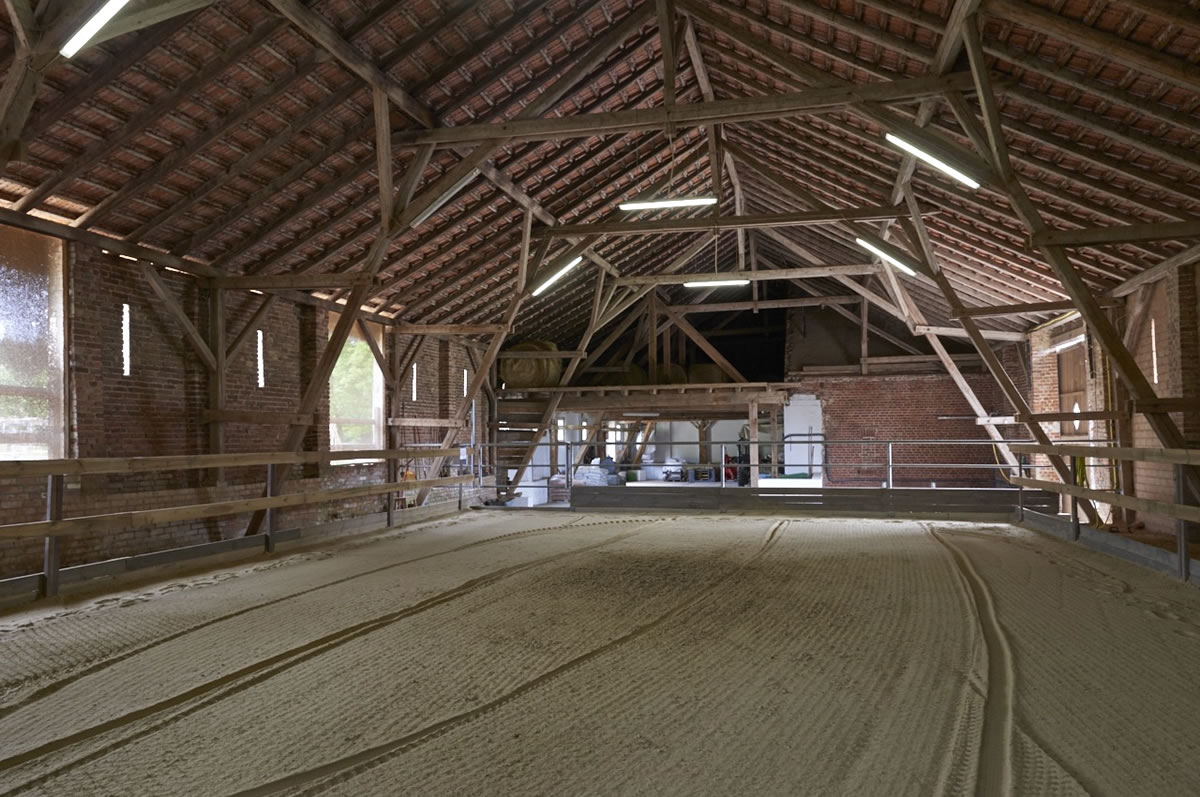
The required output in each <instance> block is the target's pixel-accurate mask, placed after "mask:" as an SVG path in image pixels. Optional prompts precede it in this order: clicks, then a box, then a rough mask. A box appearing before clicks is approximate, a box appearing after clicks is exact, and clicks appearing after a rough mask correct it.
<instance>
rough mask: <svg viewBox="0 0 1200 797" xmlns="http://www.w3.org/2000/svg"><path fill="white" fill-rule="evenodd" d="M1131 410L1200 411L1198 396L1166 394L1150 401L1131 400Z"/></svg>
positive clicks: (1139, 411)
mask: <svg viewBox="0 0 1200 797" xmlns="http://www.w3.org/2000/svg"><path fill="white" fill-rule="evenodd" d="M1133 411H1134V412H1137V413H1142V414H1145V413H1149V412H1200V396H1173V397H1172V396H1167V397H1163V398H1156V399H1154V400H1152V401H1135V402H1133Z"/></svg>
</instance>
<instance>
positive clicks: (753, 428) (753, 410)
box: [749, 401, 758, 487]
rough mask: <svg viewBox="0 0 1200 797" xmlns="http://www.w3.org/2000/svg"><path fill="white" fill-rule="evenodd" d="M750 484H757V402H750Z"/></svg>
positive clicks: (754, 485) (753, 485)
mask: <svg viewBox="0 0 1200 797" xmlns="http://www.w3.org/2000/svg"><path fill="white" fill-rule="evenodd" d="M749 415H750V486H751V487H757V486H758V402H757V401H751V402H750V412H749Z"/></svg>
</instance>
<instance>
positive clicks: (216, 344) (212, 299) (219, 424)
mask: <svg viewBox="0 0 1200 797" xmlns="http://www.w3.org/2000/svg"><path fill="white" fill-rule="evenodd" d="M208 307H209V313H208V315H209V318H208V324H209V330H208V348H209V349H210V350H211V351H212V355H213V359H215V360H216V364H215V366H214V367H213V369H212V371H211V372H210V374H209V378H208V408H209V409H210V410H212V411H213V412H214V413H215V415H213V417H212V418H211V420H209V423H208V453H210V454H224V453H225V423H224V422H223V421H222V420H221V413H222V412H223V411H224V409H225V358H226V346H225V291H224V290H222V289H221V287H220V286H218V285H217V281H216V280H215V279H212V280H209V281H208ZM212 478H213V481H214V483H215V484H217V485H221V484H224V483H225V471H224V469H223V468H215V469H214V470H213V474H212Z"/></svg>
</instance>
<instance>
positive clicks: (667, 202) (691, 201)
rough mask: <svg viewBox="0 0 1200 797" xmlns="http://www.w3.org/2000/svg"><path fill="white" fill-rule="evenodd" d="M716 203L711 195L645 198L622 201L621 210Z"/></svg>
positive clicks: (684, 206)
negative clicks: (636, 200) (635, 200)
mask: <svg viewBox="0 0 1200 797" xmlns="http://www.w3.org/2000/svg"><path fill="white" fill-rule="evenodd" d="M715 204H717V198H716V197H711V196H695V197H678V198H676V199H647V200H642V201H638V202H622V203H621V204H620V205H617V207H619V208H620V209H621V210H658V209H659V208H694V207H702V206H704V205H715Z"/></svg>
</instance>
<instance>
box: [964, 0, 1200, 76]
mask: <svg viewBox="0 0 1200 797" xmlns="http://www.w3.org/2000/svg"><path fill="white" fill-rule="evenodd" d="M983 7H984V10H985V11H987V13H988V15H989V16H991V17H994V18H1000V19H1005V20H1012V21H1013V22H1019V23H1020V24H1021V25H1023V26H1025V27H1027V28H1029V29H1030V30H1033V31H1035V32H1037V33H1041V34H1043V35H1046V36H1051V37H1053V38H1056V39H1059V40H1060V41H1065V42H1067V43H1068V44H1073V45H1075V46H1077V47H1082V48H1084V49H1085V50H1088V51H1090V52H1092V53H1095V54H1097V55H1100V56H1102V57H1104V58H1107V59H1109V60H1113V61H1116V62H1118V63H1120V64H1122V65H1123V66H1126V67H1128V68H1130V69H1136V70H1139V71H1142V72H1149V73H1150V74H1152V75H1155V76H1156V77H1159V78H1162V79H1163V80H1167V81H1170V82H1171V83H1174V84H1175V85H1177V86H1182V87H1184V88H1187V89H1192V90H1196V89H1197V88H1200V75H1197V73H1196V69H1195V66H1194V65H1193V64H1190V63H1188V62H1187V61H1186V60H1185V59H1182V58H1178V57H1176V56H1173V55H1169V54H1167V53H1163V52H1159V51H1158V50H1155V49H1153V48H1151V47H1147V46H1145V45H1142V44H1137V43H1135V42H1131V41H1126V40H1125V39H1123V38H1120V37H1119V36H1115V35H1113V34H1111V33H1107V32H1105V31H1101V30H1097V29H1096V28H1093V27H1091V26H1090V25H1086V24H1084V23H1082V22H1077V21H1076V20H1073V19H1070V18H1068V17H1064V16H1061V15H1059V14H1058V13H1056V12H1054V11H1051V10H1049V9H1046V8H1041V7H1039V6H1035V5H1032V4H1030V3H1027V2H1022V0H985V2H984V4H983Z"/></svg>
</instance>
